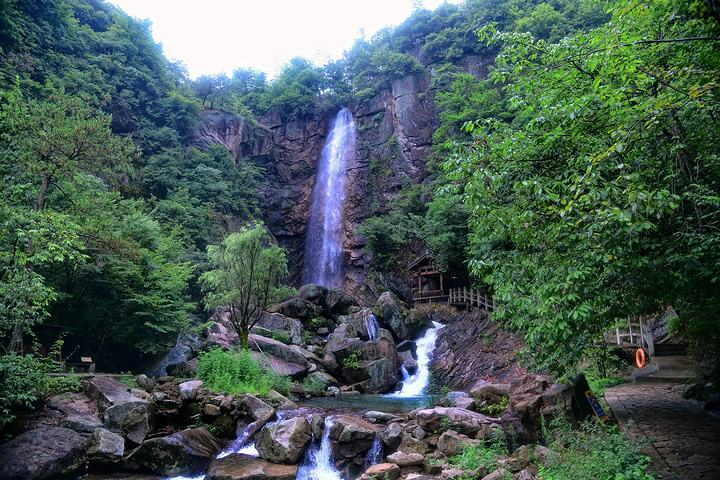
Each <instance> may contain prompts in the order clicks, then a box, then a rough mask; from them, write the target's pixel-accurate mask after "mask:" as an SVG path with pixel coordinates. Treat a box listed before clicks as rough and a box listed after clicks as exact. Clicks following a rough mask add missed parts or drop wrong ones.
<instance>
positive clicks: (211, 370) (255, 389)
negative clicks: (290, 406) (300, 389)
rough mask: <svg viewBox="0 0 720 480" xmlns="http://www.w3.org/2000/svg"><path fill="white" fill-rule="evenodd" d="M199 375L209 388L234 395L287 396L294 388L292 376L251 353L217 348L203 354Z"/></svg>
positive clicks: (200, 359) (199, 365) (200, 360)
mask: <svg viewBox="0 0 720 480" xmlns="http://www.w3.org/2000/svg"><path fill="white" fill-rule="evenodd" d="M198 376H199V377H200V378H201V379H202V380H203V381H204V382H205V385H206V386H207V387H208V388H209V389H211V390H215V391H218V392H225V393H229V394H233V395H239V394H242V393H251V394H257V395H267V393H268V392H269V391H270V390H276V391H278V392H280V393H282V394H284V395H286V394H288V393H289V392H290V386H291V382H290V378H289V377H287V376H285V375H280V374H278V373H277V372H275V371H273V370H272V369H271V368H269V367H267V366H265V365H263V364H261V363H260V362H259V361H258V360H256V359H255V358H253V357H252V355H251V354H250V351H249V350H241V351H226V350H222V349H219V348H214V349H212V350H210V351H208V352H205V353H203V354H201V355H200V358H199V360H198Z"/></svg>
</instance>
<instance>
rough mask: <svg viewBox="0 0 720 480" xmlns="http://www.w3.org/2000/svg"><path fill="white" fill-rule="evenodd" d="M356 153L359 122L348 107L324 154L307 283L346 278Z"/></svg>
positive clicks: (314, 204)
mask: <svg viewBox="0 0 720 480" xmlns="http://www.w3.org/2000/svg"><path fill="white" fill-rule="evenodd" d="M354 156H355V122H354V121H353V118H352V114H351V113H350V110H348V109H347V108H343V109H342V110H340V111H339V112H338V114H337V116H336V117H335V120H333V122H332V127H331V128H330V134H329V135H328V137H327V140H326V141H325V146H324V147H323V149H322V154H321V155H320V163H319V165H318V171H317V175H316V176H315V186H314V188H313V196H312V206H311V207H310V218H309V220H308V227H307V236H306V238H305V283H314V284H316V285H322V286H324V287H328V288H332V287H337V286H339V285H340V283H341V281H342V245H343V208H344V204H345V175H346V171H347V167H348V165H349V164H350V162H351V161H352V160H353V158H354Z"/></svg>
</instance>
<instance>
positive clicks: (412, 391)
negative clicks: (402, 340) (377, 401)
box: [391, 322, 443, 397]
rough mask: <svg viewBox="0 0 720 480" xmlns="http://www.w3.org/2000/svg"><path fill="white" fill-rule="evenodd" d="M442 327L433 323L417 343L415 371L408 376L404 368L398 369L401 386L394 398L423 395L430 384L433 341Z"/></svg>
mask: <svg viewBox="0 0 720 480" xmlns="http://www.w3.org/2000/svg"><path fill="white" fill-rule="evenodd" d="M442 327H443V325H442V324H441V323H438V322H433V328H428V329H427V331H426V332H425V334H424V335H423V336H422V337H420V338H419V339H418V340H417V341H416V344H417V350H416V351H417V357H418V358H417V371H416V372H415V374H414V375H408V372H407V370H405V368H404V367H401V368H400V371H401V373H402V375H403V385H402V388H401V389H400V391H399V392H395V393H392V394H391V395H392V396H395V397H417V396H420V395H422V394H423V393H425V390H427V388H428V384H429V383H430V361H431V360H432V358H433V350H435V340H436V339H437V334H438V331H439V330H440V329H441V328H442Z"/></svg>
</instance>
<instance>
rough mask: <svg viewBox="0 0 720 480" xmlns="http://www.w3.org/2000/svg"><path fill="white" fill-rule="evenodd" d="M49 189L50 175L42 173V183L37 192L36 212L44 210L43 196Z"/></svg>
mask: <svg viewBox="0 0 720 480" xmlns="http://www.w3.org/2000/svg"><path fill="white" fill-rule="evenodd" d="M49 187H50V174H49V173H43V177H42V183H41V184H40V191H39V192H38V198H37V209H38V211H40V210H42V209H43V208H45V196H46V195H47V191H48V188H49Z"/></svg>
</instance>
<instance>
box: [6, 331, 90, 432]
mask: <svg viewBox="0 0 720 480" xmlns="http://www.w3.org/2000/svg"><path fill="white" fill-rule="evenodd" d="M59 345H60V344H58V346H56V347H55V348H59ZM59 369H60V364H59V363H58V362H55V361H54V360H52V359H51V358H47V357H36V356H34V355H19V354H17V353H9V354H7V355H2V356H0V429H1V428H3V427H5V426H6V425H7V424H9V423H10V422H12V421H13V420H14V419H15V413H16V412H17V411H18V410H29V409H32V408H35V407H36V406H37V405H38V404H39V403H40V402H41V401H42V400H43V399H44V398H45V397H48V396H51V395H56V394H58V393H62V392H68V391H78V390H80V388H81V384H80V379H79V377H78V376H76V375H63V376H55V377H51V376H49V375H48V373H49V372H52V371H57V370H59Z"/></svg>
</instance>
